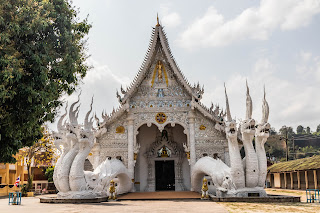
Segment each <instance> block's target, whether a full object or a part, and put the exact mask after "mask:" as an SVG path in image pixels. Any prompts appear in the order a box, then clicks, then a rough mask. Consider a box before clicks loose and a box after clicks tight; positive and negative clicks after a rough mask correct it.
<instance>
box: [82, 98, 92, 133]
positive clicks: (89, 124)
mask: <svg viewBox="0 0 320 213" xmlns="http://www.w3.org/2000/svg"><path fill="white" fill-rule="evenodd" d="M92 104H93V96H92V99H91V104H90V110H89V111H88V112H87V114H86V117H85V119H84V129H85V130H90V129H91V128H92V124H93V122H92V119H93V118H92V117H91V119H90V121H89V115H90V113H91V112H92Z"/></svg>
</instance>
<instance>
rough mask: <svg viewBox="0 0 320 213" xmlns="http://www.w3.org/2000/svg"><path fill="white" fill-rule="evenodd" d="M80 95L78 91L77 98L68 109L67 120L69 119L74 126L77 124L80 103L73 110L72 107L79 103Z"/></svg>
mask: <svg viewBox="0 0 320 213" xmlns="http://www.w3.org/2000/svg"><path fill="white" fill-rule="evenodd" d="M80 95H81V91H80V93H79V95H78V100H77V101H76V102H74V103H73V104H71V106H70V110H69V120H70V123H71V124H72V125H74V126H77V125H78V121H77V117H78V114H79V107H80V105H79V106H78V107H77V108H76V109H75V110H73V108H74V106H75V105H76V104H77V103H79V101H80Z"/></svg>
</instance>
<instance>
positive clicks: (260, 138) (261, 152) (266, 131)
mask: <svg viewBox="0 0 320 213" xmlns="http://www.w3.org/2000/svg"><path fill="white" fill-rule="evenodd" d="M268 118H269V105H268V102H267V100H266V92H265V90H264V96H263V104H262V120H261V123H260V124H258V125H257V127H256V140H255V142H256V152H257V156H258V160H259V181H258V186H259V187H264V185H265V181H266V176H267V158H266V150H265V148H264V144H265V143H266V141H267V139H268V137H269V136H270V124H269V123H268Z"/></svg>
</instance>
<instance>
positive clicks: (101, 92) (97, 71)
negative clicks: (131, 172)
mask: <svg viewBox="0 0 320 213" xmlns="http://www.w3.org/2000/svg"><path fill="white" fill-rule="evenodd" d="M88 64H90V65H93V68H92V69H91V70H89V71H88V72H87V75H86V77H84V79H83V80H82V82H83V83H82V84H81V85H80V89H79V90H81V91H82V92H81V96H80V103H81V107H80V113H79V118H78V122H79V123H83V121H84V117H85V114H86V113H87V111H88V110H89V107H90V102H91V98H92V96H93V95H94V100H93V112H96V113H97V116H98V117H100V118H101V113H102V111H103V110H106V112H107V113H110V112H111V111H112V108H113V107H116V106H118V105H119V103H118V100H117V98H116V89H119V88H120V85H123V86H125V85H129V83H130V79H129V78H128V77H119V76H118V75H117V74H116V73H115V72H113V71H112V70H111V69H110V68H109V67H108V66H107V65H105V64H100V63H99V62H97V61H95V60H94V59H92V58H89V59H88ZM78 94H79V91H77V92H75V93H74V94H72V95H71V96H68V95H65V96H63V98H62V99H63V100H64V101H65V102H68V103H69V107H70V105H71V103H73V102H75V101H76V100H77V98H78V97H77V96H78ZM68 110H69V109H68ZM63 112H64V107H62V108H61V109H60V114H63ZM56 122H57V119H56ZM56 122H55V123H53V124H50V123H49V124H48V126H49V128H50V129H52V130H56Z"/></svg>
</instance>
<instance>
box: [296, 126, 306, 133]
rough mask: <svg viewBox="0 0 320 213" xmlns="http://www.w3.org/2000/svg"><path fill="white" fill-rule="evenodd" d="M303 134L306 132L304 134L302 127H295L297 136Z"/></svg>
mask: <svg viewBox="0 0 320 213" xmlns="http://www.w3.org/2000/svg"><path fill="white" fill-rule="evenodd" d="M305 133H306V132H305V130H304V128H303V126H302V125H299V126H297V134H298V135H300V134H305Z"/></svg>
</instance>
